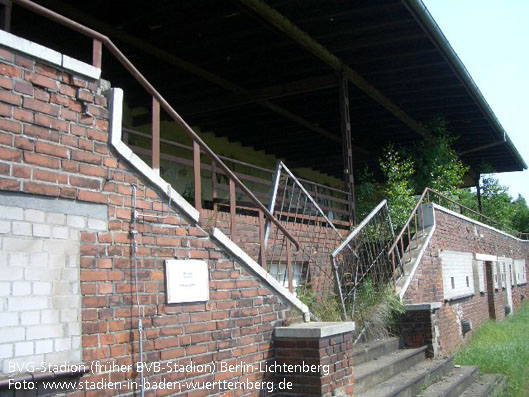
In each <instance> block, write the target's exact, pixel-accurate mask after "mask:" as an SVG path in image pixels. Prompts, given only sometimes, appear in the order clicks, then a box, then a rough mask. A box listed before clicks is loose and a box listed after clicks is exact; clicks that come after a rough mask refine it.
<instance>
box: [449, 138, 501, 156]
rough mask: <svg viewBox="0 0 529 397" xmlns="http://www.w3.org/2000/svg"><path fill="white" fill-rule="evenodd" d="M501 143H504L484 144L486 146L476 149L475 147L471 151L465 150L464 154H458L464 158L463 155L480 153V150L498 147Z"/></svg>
mask: <svg viewBox="0 0 529 397" xmlns="http://www.w3.org/2000/svg"><path fill="white" fill-rule="evenodd" d="M503 143H504V141H496V142H492V143H489V144H486V145H482V146H478V147H475V148H472V149H469V150H465V151H464V152H460V153H459V155H460V156H464V155H465V154H469V153H474V152H480V151H482V150H485V149H489V148H491V147H494V146H498V145H501V144H503Z"/></svg>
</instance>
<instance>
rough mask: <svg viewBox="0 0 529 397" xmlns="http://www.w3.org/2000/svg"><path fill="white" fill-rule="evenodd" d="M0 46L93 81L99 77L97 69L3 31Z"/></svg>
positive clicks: (0, 32)
mask: <svg viewBox="0 0 529 397" xmlns="http://www.w3.org/2000/svg"><path fill="white" fill-rule="evenodd" d="M0 45H2V46H4V47H8V48H11V49H13V50H15V51H18V52H21V53H23V54H26V55H31V56H32V57H34V58H37V59H40V60H41V61H44V62H47V63H49V64H52V65H54V66H59V67H61V68H64V69H66V70H69V71H72V72H75V73H77V74H80V75H82V76H86V77H90V78H91V79H94V80H98V79H99V77H101V69H99V68H96V67H94V66H92V65H89V64H87V63H85V62H81V61H78V60H77V59H74V58H72V57H69V56H68V55H63V54H61V53H60V52H57V51H54V50H52V49H50V48H48V47H44V46H43V45H40V44H37V43H34V42H32V41H29V40H26V39H23V38H22V37H18V36H15V35H14V34H11V33H8V32H5V31H3V30H0Z"/></svg>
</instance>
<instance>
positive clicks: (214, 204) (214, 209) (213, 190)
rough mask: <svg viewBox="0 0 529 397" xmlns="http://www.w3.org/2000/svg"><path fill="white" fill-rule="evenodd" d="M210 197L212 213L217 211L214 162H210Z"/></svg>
mask: <svg viewBox="0 0 529 397" xmlns="http://www.w3.org/2000/svg"><path fill="white" fill-rule="evenodd" d="M211 196H212V200H213V211H217V210H218V204H217V166H216V165H215V161H212V162H211Z"/></svg>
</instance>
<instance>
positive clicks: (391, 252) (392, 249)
mask: <svg viewBox="0 0 529 397" xmlns="http://www.w3.org/2000/svg"><path fill="white" fill-rule="evenodd" d="M430 194H433V195H435V196H437V197H438V198H439V200H438V202H439V203H440V200H441V199H443V200H446V201H448V202H450V203H452V204H454V205H457V206H458V207H459V212H460V213H461V214H463V209H464V210H466V211H468V212H470V213H472V214H474V215H475V216H477V217H479V220H480V221H481V222H487V223H489V224H492V225H495V226H497V227H498V228H500V229H503V230H504V231H508V232H509V233H511V234H512V235H513V236H516V235H518V237H519V238H520V239H529V233H522V232H519V231H516V230H513V229H511V228H509V227H507V226H505V225H503V224H501V223H500V222H498V221H496V220H495V219H492V218H491V217H488V216H486V215H483V214H481V213H479V212H477V211H475V210H473V209H472V208H469V207H467V206H465V205H463V204H461V203H458V202H457V201H455V200H453V199H451V198H449V197H446V196H445V195H444V194H442V193H439V192H438V191H436V190H433V189H430V188H425V189H424V191H423V192H422V194H421V196H420V197H419V199H418V200H417V204H416V205H415V207H414V208H413V210H412V211H411V215H410V217H409V218H408V220H407V221H406V223H405V224H404V226H403V227H402V230H401V231H400V233H399V234H398V235H397V237H396V238H395V240H394V241H393V244H392V245H391V247H390V248H389V250H388V255H389V256H390V257H391V260H392V265H393V285H394V287H395V288H396V268H395V259H396V258H395V256H396V253H395V250H398V245H399V244H400V251H401V255H402V257H400V256H399V259H402V258H403V257H404V253H405V251H406V250H405V248H404V241H403V237H404V233H406V232H407V234H408V246H411V243H412V235H411V229H410V225H411V223H412V221H413V220H415V234H414V236H413V237H415V240H416V241H417V239H418V231H419V222H418V219H417V211H418V209H419V208H420V206H421V204H422V203H423V201H424V200H425V198H426V202H433V201H432V200H431V198H430ZM421 210H422V209H421ZM422 215H423V216H422V219H423V220H424V213H423V214H422ZM422 231H423V232H424V221H423V222H422ZM526 235H527V238H524V237H526Z"/></svg>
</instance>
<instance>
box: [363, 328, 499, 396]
mask: <svg viewBox="0 0 529 397" xmlns="http://www.w3.org/2000/svg"><path fill="white" fill-rule="evenodd" d="M425 353H426V346H423V347H419V348H414V349H399V338H389V339H383V340H379V341H375V342H368V343H363V344H358V345H356V346H355V351H354V377H355V386H354V395H355V396H358V397H389V396H424V397H437V396H454V397H459V396H465V397H478V396H479V397H484V396H501V395H503V390H504V387H505V382H504V378H503V376H501V375H482V374H481V373H480V372H479V369H478V368H477V367H474V366H456V365H454V362H453V358H444V359H434V360H431V359H426V355H425Z"/></svg>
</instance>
